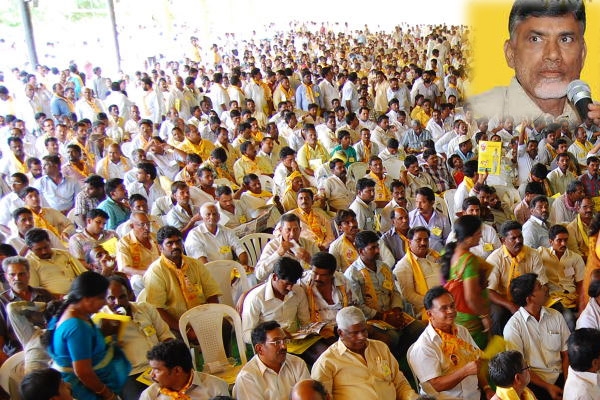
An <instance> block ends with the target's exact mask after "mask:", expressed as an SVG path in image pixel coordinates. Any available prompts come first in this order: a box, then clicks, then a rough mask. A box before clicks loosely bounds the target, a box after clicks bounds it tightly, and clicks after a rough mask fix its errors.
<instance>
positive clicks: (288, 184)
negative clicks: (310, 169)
mask: <svg viewBox="0 0 600 400" xmlns="http://www.w3.org/2000/svg"><path fill="white" fill-rule="evenodd" d="M296 178H302V174H301V173H300V172H298V171H294V172H292V173H291V174H289V175H288V177H287V178H285V190H284V191H283V194H284V195H285V194H286V193H287V192H289V191H291V190H292V182H293V181H294V179H296Z"/></svg>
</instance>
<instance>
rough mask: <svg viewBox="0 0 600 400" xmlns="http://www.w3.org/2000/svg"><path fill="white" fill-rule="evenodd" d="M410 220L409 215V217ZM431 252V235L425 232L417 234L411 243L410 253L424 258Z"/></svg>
mask: <svg viewBox="0 0 600 400" xmlns="http://www.w3.org/2000/svg"><path fill="white" fill-rule="evenodd" d="M407 220H408V215H407ZM407 222H408V221H407ZM428 250H429V235H428V234H427V232H425V231H419V232H416V233H415V235H414V236H413V238H412V240H411V241H410V251H412V252H413V254H414V255H416V256H417V257H420V258H424V257H425V256H426V255H427V251H428Z"/></svg>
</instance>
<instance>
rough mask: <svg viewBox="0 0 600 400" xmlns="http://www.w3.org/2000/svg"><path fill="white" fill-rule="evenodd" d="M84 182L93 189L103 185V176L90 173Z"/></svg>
mask: <svg viewBox="0 0 600 400" xmlns="http://www.w3.org/2000/svg"><path fill="white" fill-rule="evenodd" d="M84 182H85V183H87V184H88V185H89V186H90V187H93V188H94V189H98V188H101V187H104V178H103V177H101V176H100V175H90V176H88V177H87V178H86V179H85V181H84Z"/></svg>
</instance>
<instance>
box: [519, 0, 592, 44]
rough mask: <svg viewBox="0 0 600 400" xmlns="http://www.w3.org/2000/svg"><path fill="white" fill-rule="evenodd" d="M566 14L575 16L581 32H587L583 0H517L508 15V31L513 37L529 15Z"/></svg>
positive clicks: (549, 15) (555, 15) (553, 15)
mask: <svg viewBox="0 0 600 400" xmlns="http://www.w3.org/2000/svg"><path fill="white" fill-rule="evenodd" d="M566 14H571V15H573V18H575V20H576V21H577V22H578V23H579V25H580V27H581V34H582V35H583V34H584V32H585V24H586V16H585V6H584V3H583V1H582V0H574V1H573V0H569V1H547V0H516V1H515V2H514V4H513V6H512V8H511V10H510V15H509V16H508V33H509V34H510V37H511V38H512V37H513V35H514V33H515V30H516V29H517V25H518V24H519V23H520V22H523V21H525V20H526V19H527V18H529V17H534V18H540V17H560V16H563V15H566Z"/></svg>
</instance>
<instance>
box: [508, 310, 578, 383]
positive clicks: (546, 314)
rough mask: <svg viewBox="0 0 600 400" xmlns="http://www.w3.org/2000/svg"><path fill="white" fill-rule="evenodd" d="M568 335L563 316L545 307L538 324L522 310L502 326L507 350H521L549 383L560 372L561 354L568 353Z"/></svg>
mask: <svg viewBox="0 0 600 400" xmlns="http://www.w3.org/2000/svg"><path fill="white" fill-rule="evenodd" d="M570 334H571V332H570V331H569V328H568V327H567V323H566V321H565V319H564V317H563V316H562V314H561V313H560V312H558V311H556V310H554V309H552V308H546V307H542V311H541V314H540V320H539V321H537V320H536V319H535V318H534V317H533V316H532V315H531V314H529V313H528V312H527V311H526V310H525V309H524V308H523V307H521V308H519V311H517V312H516V313H514V314H513V316H512V317H510V319H509V320H508V322H507V323H506V326H505V327H504V339H505V340H506V348H507V350H517V351H520V352H521V353H522V354H523V357H524V358H525V362H526V363H527V365H529V366H530V367H531V370H532V371H533V372H535V373H536V374H537V375H539V377H540V378H541V379H543V380H544V381H545V382H548V383H552V384H554V382H556V379H558V375H560V374H561V372H562V364H561V356H560V353H561V352H562V351H567V339H568V338H569V335H570Z"/></svg>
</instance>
